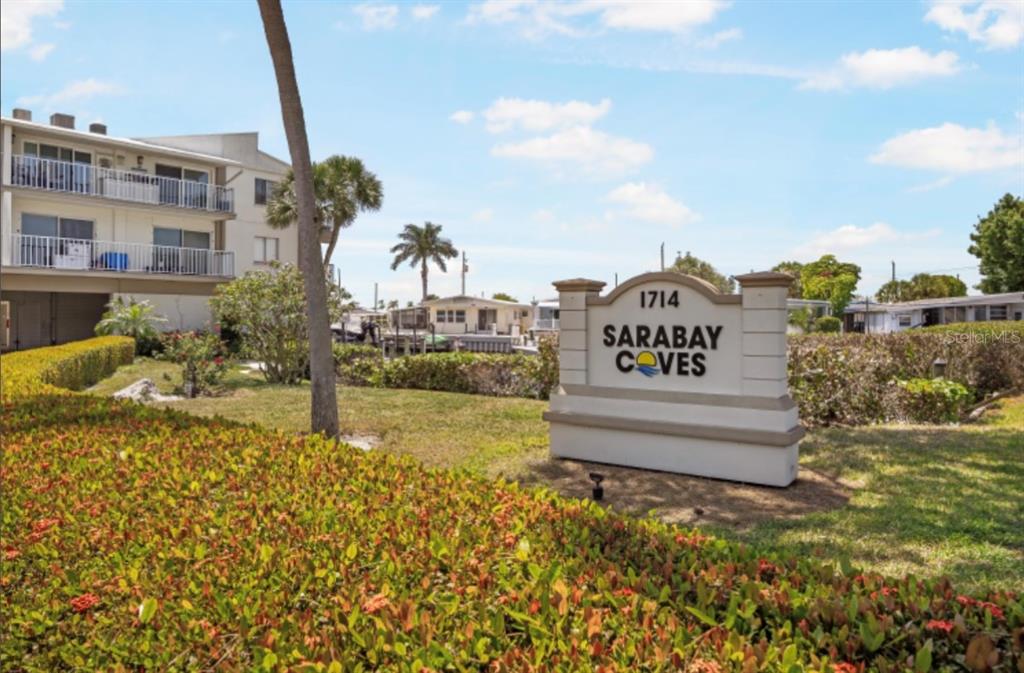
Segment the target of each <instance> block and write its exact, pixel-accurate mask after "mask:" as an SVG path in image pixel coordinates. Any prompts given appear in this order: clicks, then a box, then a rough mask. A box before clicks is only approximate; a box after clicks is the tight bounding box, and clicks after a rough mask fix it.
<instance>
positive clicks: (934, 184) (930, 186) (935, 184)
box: [907, 175, 953, 194]
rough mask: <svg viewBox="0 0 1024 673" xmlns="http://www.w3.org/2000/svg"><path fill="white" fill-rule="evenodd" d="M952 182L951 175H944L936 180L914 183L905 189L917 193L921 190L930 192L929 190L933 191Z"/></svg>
mask: <svg viewBox="0 0 1024 673" xmlns="http://www.w3.org/2000/svg"><path fill="white" fill-rule="evenodd" d="M952 183H953V176H952V175H945V176H943V177H941V178H939V179H938V180H933V181H931V182H926V183H924V184H923V185H915V186H913V187H910V188H909V189H907V191H908V192H910V193H911V194H919V193H921V192H931V191H934V190H936V189H942V188H943V187H948V186H949V185H950V184H952Z"/></svg>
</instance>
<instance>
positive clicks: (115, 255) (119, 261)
mask: <svg viewBox="0 0 1024 673" xmlns="http://www.w3.org/2000/svg"><path fill="white" fill-rule="evenodd" d="M100 266H102V267H103V268H104V269H113V270H115V271H126V270H127V269H128V253H127V252H105V253H103V254H102V255H100Z"/></svg>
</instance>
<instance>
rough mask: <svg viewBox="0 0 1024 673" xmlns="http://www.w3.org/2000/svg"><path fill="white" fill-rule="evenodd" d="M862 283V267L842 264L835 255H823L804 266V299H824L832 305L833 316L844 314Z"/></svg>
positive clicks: (846, 263)
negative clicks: (859, 284) (858, 284)
mask: <svg viewBox="0 0 1024 673" xmlns="http://www.w3.org/2000/svg"><path fill="white" fill-rule="evenodd" d="M858 282H860V267H859V266H857V265H856V264H852V263H849V262H840V261H839V260H838V259H836V256H835V255H822V256H821V259H819V260H817V261H816V262H810V263H808V264H804V266H803V268H802V269H801V270H800V285H801V287H802V293H803V298H804V299H824V300H826V301H828V302H829V303H830V304H831V305H832V315H835V316H839V315H842V314H843V311H844V310H845V309H846V306H847V304H849V303H850V300H851V299H853V291H854V290H855V289H856V288H857V283H858Z"/></svg>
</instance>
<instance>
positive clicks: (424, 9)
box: [412, 5, 441, 21]
mask: <svg viewBox="0 0 1024 673" xmlns="http://www.w3.org/2000/svg"><path fill="white" fill-rule="evenodd" d="M439 9H441V5H413V8H412V18H414V19H416V20H417V21H426V20H427V19H430V18H432V17H433V16H434V15H435V14H437V12H438V10H439Z"/></svg>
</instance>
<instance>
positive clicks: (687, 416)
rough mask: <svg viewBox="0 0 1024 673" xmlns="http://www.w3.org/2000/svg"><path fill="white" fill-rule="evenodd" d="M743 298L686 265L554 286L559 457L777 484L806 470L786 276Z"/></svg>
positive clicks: (551, 416) (752, 286)
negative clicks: (613, 280)
mask: <svg viewBox="0 0 1024 673" xmlns="http://www.w3.org/2000/svg"><path fill="white" fill-rule="evenodd" d="M737 280H738V281H739V283H740V288H741V292H740V294H722V293H720V292H719V291H718V290H717V289H716V288H715V287H714V286H712V285H711V284H709V283H707V282H705V281H703V280H701V279H699V278H695V277H693V276H686V275H683V274H678V273H671V272H662V273H648V274H643V275H641V276H637V277H635V278H632V279H630V280H628V281H626V282H625V283H623V284H622V285H619V286H618V287H617V288H615V289H614V290H613V291H611V292H609V293H608V294H607V295H604V296H602V295H601V294H600V293H601V290H602V288H604V283H602V282H599V281H594V280H586V279H582V278H578V279H573V280H563V281H558V282H556V283H555V288H556V289H557V290H558V293H559V324H560V328H561V332H560V337H559V338H560V341H559V355H560V359H561V360H560V372H559V376H560V385H559V388H558V390H557V392H556V393H555V394H553V395H552V396H551V408H550V410H549V411H547V412H546V413H545V415H544V418H545V419H547V420H548V421H550V423H551V454H552V455H553V456H556V457H561V458H574V459H578V460H588V461H595V462H600V463H611V464H615V465H626V466H630V467H642V468H649V469H654V470H664V471H668V472H680V473H684V474H695V475H700V476H705V477H715V478H719V479H731V480H734V481H745V482H751V483H757V484H768V485H771V486H787V485H789V484H790V483H792V481H793V480H794V479H795V478H796V473H797V457H798V445H799V442H800V439H801V438H802V437H803V434H804V432H803V429H802V428H801V426H800V422H799V419H798V416H797V408H796V404H795V403H794V402H793V400H792V398H790V396H789V394H788V390H787V385H786V322H787V321H786V318H787V314H786V294H787V290H788V288H789V284H790V281H791V278H790V277H789V276H787V275H786V274H782V273H769V272H765V273H751V274H746V275H743V276H738V277H737Z"/></svg>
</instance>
